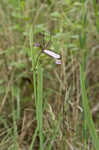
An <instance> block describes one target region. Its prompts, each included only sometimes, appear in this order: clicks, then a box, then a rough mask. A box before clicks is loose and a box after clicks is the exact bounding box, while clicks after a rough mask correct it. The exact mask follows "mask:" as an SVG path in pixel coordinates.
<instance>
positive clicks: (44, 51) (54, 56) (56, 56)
mask: <svg viewBox="0 0 99 150" xmlns="http://www.w3.org/2000/svg"><path fill="white" fill-rule="evenodd" d="M35 46H36V47H41V45H40V44H39V43H36V44H35ZM41 49H42V52H43V53H45V54H47V55H48V56H51V57H53V58H54V60H55V62H56V64H61V57H60V55H59V54H57V53H55V52H53V51H51V50H47V49H44V48H42V47H41Z"/></svg>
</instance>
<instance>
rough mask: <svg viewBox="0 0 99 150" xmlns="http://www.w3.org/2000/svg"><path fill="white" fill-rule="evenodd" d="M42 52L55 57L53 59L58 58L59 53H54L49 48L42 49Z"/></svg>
mask: <svg viewBox="0 0 99 150" xmlns="http://www.w3.org/2000/svg"><path fill="white" fill-rule="evenodd" d="M43 53H45V54H47V55H49V56H51V57H53V58H55V59H59V58H60V55H59V54H57V53H55V52H52V51H50V50H47V49H43Z"/></svg>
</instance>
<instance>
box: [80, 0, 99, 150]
mask: <svg viewBox="0 0 99 150" xmlns="http://www.w3.org/2000/svg"><path fill="white" fill-rule="evenodd" d="M94 7H95V12H96V16H97V9H96V7H97V6H96V3H95V2H94ZM96 20H97V19H96ZM86 28H87V8H86V1H84V0H82V31H81V36H80V46H81V50H82V63H81V65H80V81H81V94H82V105H83V109H84V131H85V136H84V138H85V140H84V141H85V142H84V144H85V146H84V149H85V150H86V149H87V138H88V135H87V130H89V132H90V134H91V137H92V141H93V145H94V147H95V149H96V150H98V149H99V139H98V137H97V133H96V129H95V125H94V122H93V119H92V115H91V111H90V107H89V100H88V97H87V90H86V61H87V60H86V57H87V49H86V40H87V39H86V36H87V32H86V31H87V30H86Z"/></svg>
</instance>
